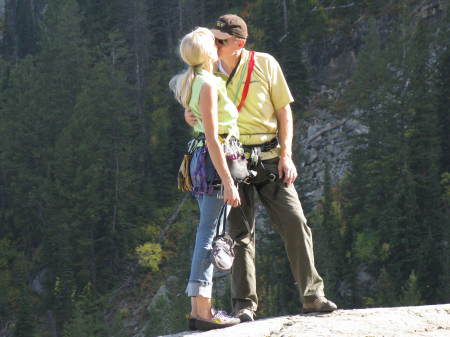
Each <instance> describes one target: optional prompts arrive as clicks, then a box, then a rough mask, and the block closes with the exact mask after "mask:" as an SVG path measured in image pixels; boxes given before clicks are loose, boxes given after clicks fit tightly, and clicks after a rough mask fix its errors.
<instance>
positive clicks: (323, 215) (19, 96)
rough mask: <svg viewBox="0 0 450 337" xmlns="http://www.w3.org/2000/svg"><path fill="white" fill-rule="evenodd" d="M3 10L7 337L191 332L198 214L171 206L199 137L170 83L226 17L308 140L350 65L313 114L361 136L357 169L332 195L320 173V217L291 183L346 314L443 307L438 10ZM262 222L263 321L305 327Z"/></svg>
mask: <svg viewBox="0 0 450 337" xmlns="http://www.w3.org/2000/svg"><path fill="white" fill-rule="evenodd" d="M0 6H1V7H2V8H0V336H1V337H32V336H39V337H88V336H89V337H130V336H137V334H138V332H141V334H140V335H139V336H156V335H161V334H168V333H173V332H178V331H183V330H186V329H187V323H186V314H188V313H189V310H190V302H189V299H188V298H187V296H186V295H185V292H184V290H185V287H186V283H187V279H188V276H189V269H190V261H191V254H192V250H193V245H194V238H195V230H196V225H197V222H198V215H199V214H198V206H197V203H196V202H195V200H194V198H192V196H191V195H189V194H187V193H182V192H180V191H178V190H177V185H176V178H177V173H178V168H179V165H180V162H181V158H182V156H183V153H184V151H185V150H186V142H187V141H188V140H189V139H190V136H191V129H190V128H189V127H188V126H187V124H186V123H185V121H184V117H183V109H182V108H181V106H180V105H179V104H178V103H177V102H176V101H175V99H174V98H173V95H172V93H171V92H170V90H169V87H168V82H169V80H170V78H171V77H172V76H174V75H175V74H176V73H178V72H179V71H181V70H182V69H183V65H182V62H181V60H180V58H179V55H178V52H177V47H178V43H179V41H180V38H181V37H182V36H183V35H184V34H186V33H188V32H190V31H191V30H192V29H194V28H195V27H197V26H205V27H211V26H212V25H213V23H214V22H215V19H216V18H217V17H219V16H220V15H222V14H226V13H235V14H238V15H240V16H242V17H243V18H244V19H245V20H246V22H247V23H248V27H249V34H250V37H249V40H248V42H247V49H254V50H257V51H263V52H267V53H270V54H272V55H273V56H275V57H276V59H277V60H278V61H279V62H280V64H281V67H282V69H283V71H284V73H285V75H286V78H287V81H288V83H289V86H290V88H291V91H292V93H293V95H294V97H295V103H294V104H293V110H294V119H295V124H296V128H295V129H296V130H301V125H302V123H304V122H305V121H307V120H308V118H310V117H312V116H314V114H315V113H316V110H315V109H314V108H312V106H313V105H312V104H310V103H311V102H313V100H314V97H315V95H316V94H317V92H318V91H319V89H318V88H319V86H320V85H319V84H318V83H317V77H315V75H316V74H315V69H317V68H318V67H319V68H320V66H321V64H322V63H321V62H324V59H326V57H327V50H328V48H329V47H330V46H331V45H333V48H334V49H337V50H353V51H355V61H354V65H355V66H354V67H353V68H352V69H351V72H350V73H349V75H348V78H346V80H345V81H341V82H340V83H339V87H337V84H336V87H335V88H333V89H335V90H336V92H339V94H338V95H336V96H334V97H332V98H330V99H328V100H326V101H324V102H321V107H322V108H326V109H328V110H329V111H330V113H332V114H333V115H335V116H338V117H339V118H353V119H357V120H358V121H359V122H360V123H361V124H363V125H365V126H366V127H367V130H368V131H367V132H365V133H361V134H358V135H352V136H351V137H349V138H350V139H349V141H350V142H351V144H352V147H351V151H350V155H349V157H348V167H349V169H348V170H347V172H346V173H345V174H344V175H343V176H341V177H339V180H338V181H337V182H334V180H333V179H332V177H331V171H332V170H331V167H330V165H329V164H328V163H324V165H325V166H326V168H327V169H326V173H325V175H324V177H323V181H322V187H323V195H322V197H321V200H319V201H318V202H311V201H308V200H307V199H305V200H304V199H303V194H302V175H301V170H300V176H299V178H298V181H297V187H298V191H299V195H300V198H301V200H302V201H305V203H304V210H305V213H306V215H307V218H308V223H309V225H310V227H311V228H312V231H313V235H314V247H315V258H316V264H317V269H318V270H319V273H320V274H321V275H322V277H323V278H324V281H325V285H326V293H327V296H328V297H329V298H330V299H332V300H333V301H335V302H336V303H337V304H338V306H339V307H340V308H365V307H379V306H402V305H422V304H436V303H448V302H450V246H449V245H450V14H449V10H450V9H449V7H450V6H449V5H448V3H447V2H446V1H443V0H442V1H441V0H426V1H419V0H398V1H394V0H357V1H352V0H251V1H243V0H225V1H218V0H164V1H163V0H161V1H156V0H128V1H124V0H3V1H0ZM355 36H356V37H355ZM313 51H314V52H315V54H314V55H313V57H311V55H312V54H311V53H313ZM308 55H309V56H308ZM338 71H339V69H338ZM295 138H296V139H295V140H297V139H298V135H295ZM295 140H294V141H295ZM297 145H298V144H297ZM297 145H296V146H297ZM294 149H295V148H294ZM319 151H320V149H319ZM264 220H265V218H264V216H261V217H259V218H258V223H257V228H258V229H260V228H261V230H259V234H258V240H257V257H256V259H257V282H258V292H259V297H260V301H261V302H260V308H259V311H258V318H262V317H271V316H278V315H286V314H295V313H298V312H300V308H301V304H300V303H299V302H298V293H297V290H296V287H295V284H294V281H293V279H292V276H291V274H290V271H289V265H288V261H287V258H286V254H285V252H284V248H283V244H282V242H281V240H280V238H279V237H278V235H277V234H276V233H275V232H273V231H272V230H271V229H270V226H268V225H267V224H264V223H263V222H265V221H264ZM263 228H264V230H263ZM216 284H217V286H216V289H215V303H216V305H217V306H218V307H219V308H223V309H225V310H230V309H231V308H230V293H229V277H228V276H227V275H225V276H224V275H217V282H216Z"/></svg>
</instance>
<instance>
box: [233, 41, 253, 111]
mask: <svg viewBox="0 0 450 337" xmlns="http://www.w3.org/2000/svg"><path fill="white" fill-rule="evenodd" d="M254 65H255V51H254V50H251V51H250V55H249V60H248V71H247V79H246V80H245V85H244V90H242V97H241V102H240V103H239V105H238V107H237V109H238V111H241V108H242V106H243V105H244V102H245V99H246V98H247V94H248V88H249V87H250V77H252V72H253V67H254Z"/></svg>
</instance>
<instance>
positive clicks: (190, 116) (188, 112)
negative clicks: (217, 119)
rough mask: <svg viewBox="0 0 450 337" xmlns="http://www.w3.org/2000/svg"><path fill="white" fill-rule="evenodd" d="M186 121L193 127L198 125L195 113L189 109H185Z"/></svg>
mask: <svg viewBox="0 0 450 337" xmlns="http://www.w3.org/2000/svg"><path fill="white" fill-rule="evenodd" d="M184 120H185V121H186V123H187V124H188V125H189V126H191V127H194V126H195V124H197V119H196V118H195V115H194V113H193V112H192V110H189V109H184Z"/></svg>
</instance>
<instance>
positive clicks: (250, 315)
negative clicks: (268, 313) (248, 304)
mask: <svg viewBox="0 0 450 337" xmlns="http://www.w3.org/2000/svg"><path fill="white" fill-rule="evenodd" d="M236 317H237V318H239V319H240V320H241V323H243V322H251V321H254V320H255V312H254V311H253V310H250V309H241V310H239V311H238V312H237V314H236Z"/></svg>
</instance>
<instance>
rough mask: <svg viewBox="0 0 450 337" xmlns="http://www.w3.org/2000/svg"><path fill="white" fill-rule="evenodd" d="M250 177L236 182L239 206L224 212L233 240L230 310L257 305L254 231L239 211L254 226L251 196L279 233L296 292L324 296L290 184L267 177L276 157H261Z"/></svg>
mask: <svg viewBox="0 0 450 337" xmlns="http://www.w3.org/2000/svg"><path fill="white" fill-rule="evenodd" d="M257 172H258V174H257V176H256V178H255V179H254V181H253V182H252V183H251V184H249V185H247V184H240V187H239V193H240V197H241V203H242V210H241V209H239V208H233V209H232V210H231V212H230V214H229V216H228V224H229V231H230V235H231V236H232V237H233V238H234V239H235V240H236V241H237V243H238V245H237V246H236V247H235V254H236V256H235V260H234V263H233V269H232V281H231V297H232V301H233V310H234V312H237V311H239V310H240V309H243V308H247V309H251V310H253V311H256V310H257V307H258V296H257V293H256V272H255V235H254V234H253V235H249V233H248V230H247V226H246V225H245V223H244V222H243V216H242V212H243V213H244V214H245V218H246V219H247V220H248V223H249V225H250V227H251V228H252V229H253V231H254V230H255V197H256V195H258V196H259V199H260V200H261V202H262V204H263V205H264V207H265V208H266V210H267V213H268V214H269V216H270V219H271V221H272V224H273V227H274V229H275V230H276V231H277V232H278V233H279V234H280V235H281V238H282V240H283V242H284V247H285V250H286V252H287V256H288V259H289V263H290V266H291V271H292V274H293V276H294V279H295V281H296V283H297V286H298V290H299V293H300V301H301V302H303V299H304V297H305V296H324V292H323V280H322V278H321V277H320V276H319V274H318V273H317V270H316V268H315V266H314V252H313V240H312V234H311V229H310V228H309V227H308V225H307V224H306V218H305V216H304V214H303V209H302V206H301V204H300V200H299V198H298V194H297V191H296V190H295V187H294V186H293V185H290V186H289V187H287V186H286V185H285V184H284V183H282V181H281V180H276V181H274V182H273V181H271V180H270V179H269V175H268V172H272V173H274V174H277V173H278V158H274V159H269V160H265V161H263V162H262V165H261V164H260V165H258V167H257Z"/></svg>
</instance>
